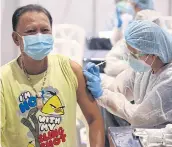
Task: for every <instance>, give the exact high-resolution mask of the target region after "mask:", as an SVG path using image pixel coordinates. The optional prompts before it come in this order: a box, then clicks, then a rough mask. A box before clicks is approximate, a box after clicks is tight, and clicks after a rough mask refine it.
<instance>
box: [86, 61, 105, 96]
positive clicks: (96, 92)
mask: <svg viewBox="0 0 172 147" xmlns="http://www.w3.org/2000/svg"><path fill="white" fill-rule="evenodd" d="M83 73H84V76H85V77H86V80H87V82H86V84H87V88H88V89H89V90H90V92H91V94H92V95H93V97H94V98H99V97H100V96H102V94H103V90H102V87H101V78H100V72H99V67H97V66H96V65H95V64H94V63H90V62H89V63H88V64H87V65H86V66H85V70H84V71H83Z"/></svg>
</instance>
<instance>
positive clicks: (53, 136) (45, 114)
mask: <svg viewBox="0 0 172 147" xmlns="http://www.w3.org/2000/svg"><path fill="white" fill-rule="evenodd" d="M23 96H24V97H23ZM19 102H21V103H20V104H19V108H20V111H21V113H26V112H28V114H27V117H23V118H22V119H21V123H22V124H23V125H24V126H26V127H27V128H28V129H29V130H30V132H31V134H32V136H33V138H34V140H32V141H30V142H29V143H28V146H27V147H49V146H50V147H53V146H54V145H59V144H60V143H61V142H65V141H66V134H65V132H64V129H63V128H62V127H59V128H58V127H57V126H58V125H59V124H60V123H61V121H62V115H64V114H65V111H64V108H65V106H64V105H63V104H62V101H61V100H60V97H59V92H58V90H56V89H54V88H52V87H48V88H45V89H44V90H43V91H42V92H41V93H40V95H39V96H37V97H34V96H31V94H30V93H29V92H28V91H27V92H25V93H22V94H21V95H20V96H19ZM32 107H33V108H32ZM40 112H41V114H39V113H40ZM37 115H38V116H37ZM47 131H48V132H47ZM47 138H49V139H47ZM34 144H35V145H34Z"/></svg>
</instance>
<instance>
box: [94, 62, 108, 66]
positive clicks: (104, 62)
mask: <svg viewBox="0 0 172 147" xmlns="http://www.w3.org/2000/svg"><path fill="white" fill-rule="evenodd" d="M105 62H106V61H103V62H100V63H99V64H97V65H96V66H100V65H102V64H104V63H105Z"/></svg>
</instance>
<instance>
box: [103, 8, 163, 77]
mask: <svg viewBox="0 0 172 147" xmlns="http://www.w3.org/2000/svg"><path fill="white" fill-rule="evenodd" d="M135 20H149V21H152V22H154V23H156V24H157V25H159V26H161V27H162V28H165V24H164V22H163V20H162V14H161V13H160V12H157V11H155V10H149V9H146V10H142V11H139V12H138V13H137V14H136V16H135ZM125 49H126V48H125V39H124V38H123V39H121V40H119V41H118V42H117V43H116V44H115V45H114V46H113V47H112V49H111V50H110V51H109V52H108V54H107V55H106V57H105V59H106V67H105V69H104V71H105V74H106V75H107V76H112V77H116V76H117V75H118V74H119V73H121V72H122V71H124V70H125V69H127V68H129V67H130V66H129V65H128V64H127V63H126V62H125V61H124V60H123V54H124V53H125V52H126V50H125Z"/></svg>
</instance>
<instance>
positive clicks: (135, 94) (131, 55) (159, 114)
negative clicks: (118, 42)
mask: <svg viewBox="0 0 172 147" xmlns="http://www.w3.org/2000/svg"><path fill="white" fill-rule="evenodd" d="M125 40H126V44H127V45H126V48H127V50H128V54H127V55H126V57H124V58H125V59H126V61H127V62H128V63H129V65H130V66H131V67H132V69H127V70H125V71H123V72H122V73H120V74H119V75H118V76H117V77H116V78H115V79H114V80H113V81H111V80H108V78H106V79H102V83H101V79H100V74H99V68H98V67H97V66H96V65H95V64H93V63H88V64H87V65H86V67H85V70H84V75H85V77H86V79H87V88H88V89H89V90H90V91H91V93H92V95H93V96H94V98H95V99H96V100H97V102H98V104H99V105H101V106H103V107H104V108H106V109H107V110H108V111H109V112H111V113H113V114H114V115H116V116H119V117H121V118H123V119H125V120H126V121H128V122H129V123H130V124H131V125H132V126H142V127H148V126H149V127H153V126H158V125H160V124H164V123H168V122H170V121H172V76H171V75H172V36H171V35H170V34H169V33H167V32H166V31H164V30H163V29H161V27H160V26H158V25H157V24H155V23H153V22H150V21H147V20H142V21H140V20H139V21H133V22H132V23H131V24H129V26H128V28H127V30H126V32H125ZM101 84H102V85H101ZM131 101H134V104H131V103H130V102H131Z"/></svg>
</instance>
